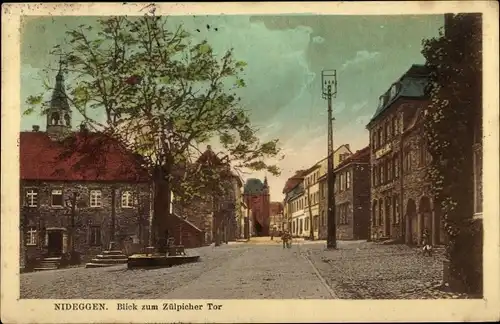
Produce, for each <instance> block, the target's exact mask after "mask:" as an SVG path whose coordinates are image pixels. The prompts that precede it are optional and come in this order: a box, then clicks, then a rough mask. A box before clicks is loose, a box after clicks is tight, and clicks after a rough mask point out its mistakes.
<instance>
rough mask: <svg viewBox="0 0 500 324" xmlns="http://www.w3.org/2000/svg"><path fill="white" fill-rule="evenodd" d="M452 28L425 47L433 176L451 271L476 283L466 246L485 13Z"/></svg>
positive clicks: (463, 19)
mask: <svg viewBox="0 0 500 324" xmlns="http://www.w3.org/2000/svg"><path fill="white" fill-rule="evenodd" d="M446 28H447V32H446V34H445V33H443V32H441V33H440V36H439V37H437V38H432V39H427V40H425V41H424V42H423V50H422V54H423V55H424V57H425V58H426V61H427V62H426V65H427V66H428V67H429V68H430V69H431V70H432V73H431V80H430V81H431V87H430V88H429V91H430V99H431V100H430V104H429V106H428V107H427V110H426V114H425V121H424V130H425V137H426V140H427V143H428V149H429V153H430V154H431V155H432V162H431V166H430V168H429V170H428V177H429V180H430V182H431V183H432V187H431V190H432V192H433V196H434V200H435V201H436V202H439V203H440V204H441V212H442V214H443V225H444V229H445V230H446V232H447V234H448V236H449V242H450V243H449V244H448V247H447V254H448V258H449V259H450V261H451V265H452V268H451V270H452V272H453V274H454V277H456V278H462V279H463V281H464V282H466V284H469V286H470V284H471V282H472V281H473V279H472V278H473V276H474V275H472V274H471V271H470V268H471V267H470V260H471V258H470V255H471V254H470V253H467V251H468V249H466V248H465V247H466V246H469V247H470V246H472V244H470V241H471V240H472V236H471V235H469V234H470V233H471V232H470V230H469V227H470V223H469V221H468V219H470V217H471V215H472V214H473V201H472V199H471V197H473V194H472V192H473V179H472V174H473V169H472V168H473V165H472V161H473V159H472V156H473V151H472V146H473V144H474V143H473V133H474V125H475V124H476V123H477V118H481V117H480V113H478V110H479V111H480V110H481V104H482V103H481V91H482V88H481V87H482V84H481V77H482V64H481V62H482V60H481V55H482V46H481V40H482V32H481V17H480V16H478V15H474V14H459V15H456V16H455V17H454V18H453V19H452V20H450V21H449V25H448V26H446ZM467 242H469V243H467ZM467 258H468V259H469V260H467Z"/></svg>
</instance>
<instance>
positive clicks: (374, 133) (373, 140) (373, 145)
mask: <svg viewBox="0 0 500 324" xmlns="http://www.w3.org/2000/svg"><path fill="white" fill-rule="evenodd" d="M376 139H377V133H376V132H375V131H372V143H371V146H372V149H373V150H375V149H376V148H377V145H376Z"/></svg>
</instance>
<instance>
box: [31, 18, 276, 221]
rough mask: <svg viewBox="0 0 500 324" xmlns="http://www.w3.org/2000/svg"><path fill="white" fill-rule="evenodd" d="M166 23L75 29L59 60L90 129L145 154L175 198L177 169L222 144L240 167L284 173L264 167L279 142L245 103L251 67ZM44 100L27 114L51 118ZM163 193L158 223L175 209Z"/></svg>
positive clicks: (114, 21)
mask: <svg viewBox="0 0 500 324" xmlns="http://www.w3.org/2000/svg"><path fill="white" fill-rule="evenodd" d="M167 22H168V21H167V19H166V18H165V17H156V16H144V17H125V16H119V17H106V18H104V19H100V20H99V24H98V25H97V26H92V25H81V26H79V27H78V28H76V29H72V30H68V31H67V36H68V40H67V45H68V48H69V50H66V51H63V50H62V49H61V48H59V47H58V46H56V47H55V48H54V53H55V54H57V55H60V56H61V59H62V62H63V65H64V66H65V71H66V72H67V73H68V74H70V75H71V76H72V77H73V78H74V82H73V83H72V85H70V86H69V87H68V89H67V97H68V100H70V103H71V104H72V106H73V107H74V108H75V109H76V110H77V111H78V112H79V113H80V114H81V115H82V116H83V117H84V119H85V122H86V124H87V125H88V127H89V128H91V130H93V131H99V132H102V133H105V134H106V135H108V136H111V137H113V138H115V139H118V140H119V141H120V142H121V143H123V145H124V146H126V148H127V149H129V150H130V151H132V152H134V153H137V154H140V155H141V156H142V159H141V161H142V162H143V164H144V165H143V166H144V167H145V168H146V170H148V172H149V174H150V176H151V178H152V179H153V181H154V182H157V184H158V186H157V190H158V188H160V187H161V188H163V189H164V190H167V191H168V190H170V189H171V186H172V185H174V184H176V182H175V181H172V180H173V179H174V177H175V175H174V172H173V171H174V169H179V166H181V169H182V168H183V167H184V166H186V165H189V164H190V163H192V159H193V158H194V157H196V156H198V155H199V151H198V147H199V145H200V144H202V143H206V142H208V141H210V140H213V139H214V138H218V139H219V142H220V145H221V148H222V152H223V153H224V155H225V158H226V159H227V161H228V162H229V164H230V165H232V166H233V167H234V168H239V169H242V170H243V169H252V170H268V171H269V172H270V173H272V174H275V175H277V174H279V169H278V168H277V167H276V166H275V165H269V164H267V163H266V162H265V161H266V159H267V158H273V157H277V156H278V154H279V152H280V149H279V147H278V141H277V140H272V141H269V142H266V143H261V142H260V140H259V139H258V137H257V130H256V129H255V128H254V127H252V125H251V123H250V119H249V115H248V113H247V112H246V111H245V109H244V108H243V107H242V105H241V104H240V98H239V97H238V95H237V91H238V89H239V88H242V87H245V86H246V84H245V82H244V80H243V79H242V78H241V77H240V72H242V71H243V70H244V68H245V67H246V63H245V62H241V61H237V60H235V58H234V56H233V51H232V50H228V51H227V52H225V53H223V54H222V55H218V54H216V53H215V52H214V50H213V48H212V47H211V46H210V44H209V43H208V42H207V41H206V40H204V41H201V42H198V43H197V42H194V41H193V40H192V38H191V37H190V34H189V33H188V32H187V31H186V30H185V29H184V28H183V27H182V26H178V28H176V29H175V30H169V29H168V28H167ZM228 84H229V86H228ZM45 89H46V91H50V90H52V89H51V87H50V86H48V85H47V84H45ZM43 97H44V94H34V95H32V96H30V97H29V98H28V100H27V104H28V109H27V110H26V112H25V113H27V114H29V113H32V112H33V111H34V108H35V107H41V108H42V112H46V110H47V108H48V104H47V103H44V102H43V100H42V98H43ZM91 112H92V113H91ZM91 116H98V117H97V118H96V117H91ZM198 175H199V172H198ZM160 182H163V184H160ZM215 182H217V181H215ZM163 185H165V186H164V187H163ZM179 190H180V188H179ZM186 190H187V191H189V190H191V191H193V190H194V189H193V188H190V189H189V190H188V189H186ZM163 194H164V193H163ZM163 194H158V193H157V197H156V198H157V199H155V200H156V202H158V203H159V204H160V205H157V206H155V214H157V213H160V210H168V209H169V203H170V202H169V201H168V200H169V198H167V199H166V200H167V202H166V204H164V203H162V202H161V201H162V200H165V199H162V198H161V197H160V196H161V195H163ZM155 217H156V216H155ZM156 218H157V217H156Z"/></svg>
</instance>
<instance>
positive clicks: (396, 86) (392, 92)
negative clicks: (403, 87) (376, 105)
mask: <svg viewBox="0 0 500 324" xmlns="http://www.w3.org/2000/svg"><path fill="white" fill-rule="evenodd" d="M397 93H398V85H397V84H396V83H395V84H393V85H392V87H391V94H390V95H391V99H394V97H395V96H396V94H397Z"/></svg>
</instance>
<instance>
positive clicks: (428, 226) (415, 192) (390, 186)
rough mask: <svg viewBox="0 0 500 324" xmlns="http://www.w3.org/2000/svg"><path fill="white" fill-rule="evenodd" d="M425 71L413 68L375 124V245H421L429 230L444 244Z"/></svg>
mask: <svg viewBox="0 0 500 324" xmlns="http://www.w3.org/2000/svg"><path fill="white" fill-rule="evenodd" d="M428 76H429V71H428V70H427V68H426V67H425V66H422V65H413V66H411V68H410V69H409V70H408V71H406V73H405V74H404V75H403V76H402V77H401V78H399V79H398V80H397V81H396V82H395V83H394V84H393V85H392V86H391V87H390V89H389V90H388V91H387V92H386V93H385V94H383V95H382V96H381V97H380V99H379V106H378V108H377V110H376V112H375V115H374V116H373V118H372V120H371V121H370V123H369V124H368V125H367V128H368V130H369V131H370V147H371V157H370V161H371V172H372V176H371V178H372V179H371V180H372V184H371V200H372V202H371V226H370V228H371V233H370V238H371V239H373V240H385V239H391V240H396V241H400V242H405V243H407V244H420V243H421V241H422V234H423V232H424V230H428V231H429V232H430V233H432V242H433V244H440V243H442V241H443V235H442V230H441V229H440V216H439V210H438V208H435V206H436V204H435V202H433V201H432V198H431V193H430V183H429V181H428V180H427V176H426V173H427V167H428V164H429V161H430V160H429V159H430V155H429V154H428V151H427V149H426V144H425V140H424V138H423V125H422V122H423V118H422V117H423V115H422V114H423V113H424V109H425V107H426V106H427V104H428V100H429V98H428V94H427V86H428V80H429V79H428Z"/></svg>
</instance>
